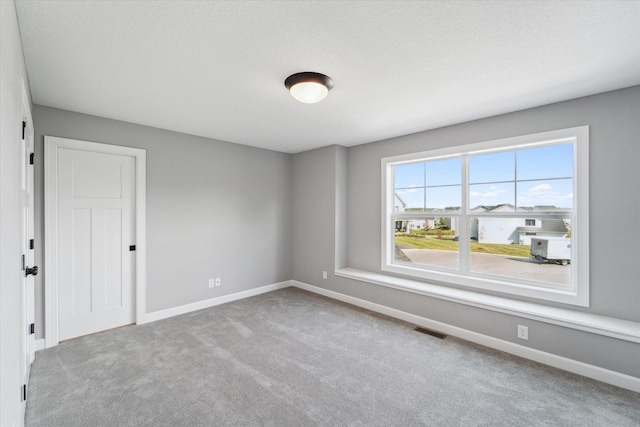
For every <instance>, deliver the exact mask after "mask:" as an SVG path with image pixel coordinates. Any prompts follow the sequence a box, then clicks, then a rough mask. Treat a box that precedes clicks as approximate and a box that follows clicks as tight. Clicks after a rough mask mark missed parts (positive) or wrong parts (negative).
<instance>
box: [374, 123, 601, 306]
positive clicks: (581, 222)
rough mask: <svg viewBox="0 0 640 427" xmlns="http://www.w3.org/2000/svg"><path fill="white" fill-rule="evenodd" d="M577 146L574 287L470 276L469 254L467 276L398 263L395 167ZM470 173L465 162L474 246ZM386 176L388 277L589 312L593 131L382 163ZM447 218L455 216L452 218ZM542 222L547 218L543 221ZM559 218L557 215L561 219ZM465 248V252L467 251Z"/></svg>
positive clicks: (464, 236) (464, 212)
mask: <svg viewBox="0 0 640 427" xmlns="http://www.w3.org/2000/svg"><path fill="white" fill-rule="evenodd" d="M560 143H573V150H574V151H573V196H574V197H573V212H572V213H571V214H570V216H571V220H572V224H571V252H572V253H571V264H570V269H571V273H570V283H569V285H568V286H553V285H546V284H543V285H541V284H539V283H535V282H526V281H522V280H517V279H508V278H504V279H502V278H496V277H493V276H483V275H480V274H472V273H469V272H468V271H467V267H465V266H468V263H469V260H468V258H469V253H470V252H469V251H466V250H460V251H459V252H458V254H459V263H460V265H461V271H455V270H445V269H438V268H432V267H423V266H416V265H409V264H402V263H395V262H394V236H395V222H393V221H394V182H393V179H394V177H393V166H394V165H397V164H402V163H412V162H416V161H420V160H427V159H428V160H435V159H438V158H447V157H457V156H461V155H474V154H480V153H489V152H492V151H505V150H509V149H521V148H523V147H525V146H527V147H533V146H536V145H547V144H560ZM467 169H468V167H467V165H466V164H465V162H463V177H462V188H463V198H462V206H461V211H460V213H459V214H453V215H452V216H458V217H459V218H460V220H459V221H458V226H459V230H458V233H459V236H460V241H461V242H463V241H465V240H466V241H468V240H469V235H470V234H469V233H470V230H469V218H470V217H471V216H476V214H475V213H474V214H472V213H470V212H468V196H467V195H468V187H469V185H468V180H467V176H468V175H467V174H468V171H467ZM381 172H382V173H381V176H382V231H381V232H382V236H381V237H382V239H381V242H382V248H381V249H382V250H381V269H382V271H383V272H389V273H394V274H401V275H405V276H411V277H416V278H420V279H423V280H426V281H428V282H430V283H436V284H445V285H447V284H451V285H458V286H465V287H471V288H475V289H479V290H487V291H494V292H500V293H503V294H506V295H517V296H522V297H529V298H536V299H540V300H546V301H554V302H560V303H565V304H571V305H578V306H583V307H588V306H589V126H579V127H574V128H568V129H560V130H554V131H549V132H542V133H536V134H531V135H522V136H516V137H511V138H504V139H499V140H493V141H485V142H478V143H473V144H467V145H461V146H455V147H449V148H443V149H436V150H430V151H423V152H419V153H411V154H404V155H399V156H392V157H385V158H383V159H382V161H381ZM420 215H423V216H433V215H434V214H433V213H432V212H425V213H424V214H422V213H416V216H417V217H419V216H420ZM446 216H451V215H450V214H449V213H447V214H446ZM505 216H506V217H523V218H524V217H525V216H526V217H528V218H531V216H532V215H531V212H528V213H521V214H520V213H517V212H510V213H508V214H505ZM538 216H540V217H542V216H544V214H541V215H537V213H536V217H538ZM556 216H557V215H556ZM461 247H462V246H461Z"/></svg>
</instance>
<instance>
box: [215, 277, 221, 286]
mask: <svg viewBox="0 0 640 427" xmlns="http://www.w3.org/2000/svg"><path fill="white" fill-rule="evenodd" d="M220 285H222V279H220V278H219V277H216V286H220Z"/></svg>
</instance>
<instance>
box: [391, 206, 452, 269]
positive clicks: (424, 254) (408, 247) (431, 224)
mask: <svg viewBox="0 0 640 427" xmlns="http://www.w3.org/2000/svg"><path fill="white" fill-rule="evenodd" d="M394 224H395V230H396V233H395V241H394V243H395V250H394V253H395V254H394V263H403V264H413V265H418V266H429V267H437V268H445V269H457V268H458V231H457V229H458V227H457V224H458V218H457V217H448V216H445V217H439V216H438V217H430V218H426V219H425V218H416V219H409V220H394Z"/></svg>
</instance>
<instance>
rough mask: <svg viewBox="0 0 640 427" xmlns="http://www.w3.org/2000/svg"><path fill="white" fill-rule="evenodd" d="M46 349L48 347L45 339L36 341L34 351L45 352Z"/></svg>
mask: <svg viewBox="0 0 640 427" xmlns="http://www.w3.org/2000/svg"><path fill="white" fill-rule="evenodd" d="M45 347H46V345H45V340H44V338H41V339H39V340H35V341H34V347H33V349H34V350H35V351H40V350H44V349H45Z"/></svg>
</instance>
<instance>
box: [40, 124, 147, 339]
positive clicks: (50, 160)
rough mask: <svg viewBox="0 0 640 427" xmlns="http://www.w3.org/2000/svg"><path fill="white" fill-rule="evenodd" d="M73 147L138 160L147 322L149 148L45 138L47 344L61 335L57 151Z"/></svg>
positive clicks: (139, 299)
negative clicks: (59, 322)
mask: <svg viewBox="0 0 640 427" xmlns="http://www.w3.org/2000/svg"><path fill="white" fill-rule="evenodd" d="M60 148H70V149H74V150H82V151H91V152H97V153H107V154H116V155H122V156H130V157H133V158H134V159H135V168H136V171H135V180H136V182H135V190H136V198H135V209H136V220H135V227H136V242H135V245H136V262H135V269H136V282H135V288H136V290H135V295H136V303H135V312H136V315H135V316H136V324H138V325H141V324H143V323H144V322H145V314H146V305H147V304H146V302H147V301H146V296H147V292H146V289H147V270H146V269H147V255H146V254H147V250H146V241H147V240H146V235H147V232H146V155H147V152H146V150H143V149H139V148H131V147H123V146H119V145H109V144H102V143H96V142H87V141H80V140H76V139H67V138H58V137H54V136H45V137H44V213H45V217H44V234H45V249H44V255H45V256H44V260H45V265H44V267H45V268H44V272H45V274H44V280H45V293H44V294H45V345H46V348H49V347H53V346H56V345H58V343H59V339H58V337H59V334H58V262H57V260H58V253H57V248H58V242H57V239H58V226H57V224H58V209H57V201H58V183H57V177H58V150H59V149H60Z"/></svg>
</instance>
